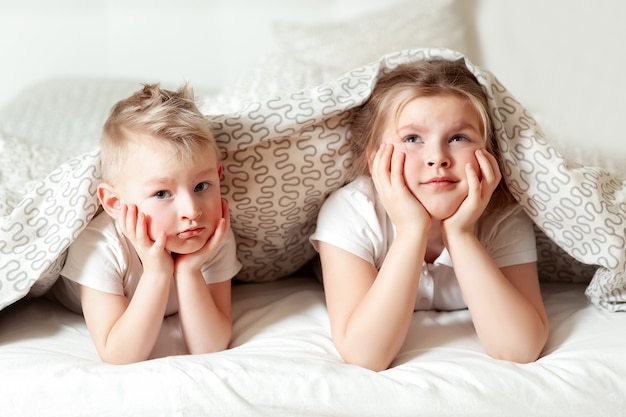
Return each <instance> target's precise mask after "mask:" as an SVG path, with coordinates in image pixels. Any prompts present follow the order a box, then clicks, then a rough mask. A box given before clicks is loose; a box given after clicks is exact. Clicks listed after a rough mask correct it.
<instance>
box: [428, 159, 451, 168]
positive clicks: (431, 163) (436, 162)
mask: <svg viewBox="0 0 626 417" xmlns="http://www.w3.org/2000/svg"><path fill="white" fill-rule="evenodd" d="M449 164H450V162H448V160H447V159H442V160H434V159H432V158H431V160H429V161H428V166H429V167H434V166H441V167H444V168H445V167H447V166H448V165H449Z"/></svg>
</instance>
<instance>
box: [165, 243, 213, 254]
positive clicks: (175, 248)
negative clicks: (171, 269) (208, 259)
mask: <svg viewBox="0 0 626 417" xmlns="http://www.w3.org/2000/svg"><path fill="white" fill-rule="evenodd" d="M205 243H206V242H199V241H196V242H184V243H182V244H177V245H166V246H165V249H166V250H167V251H169V252H170V253H172V254H176V255H189V254H190V253H194V252H197V251H199V250H200V249H202V247H204V244H205Z"/></svg>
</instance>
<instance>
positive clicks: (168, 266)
mask: <svg viewBox="0 0 626 417" xmlns="http://www.w3.org/2000/svg"><path fill="white" fill-rule="evenodd" d="M118 224H119V225H120V229H122V233H123V234H124V236H126V237H127V238H128V239H129V240H130V242H131V243H132V245H133V247H134V248H135V251H137V255H138V256H139V259H140V260H141V263H142V264H143V267H144V271H146V270H153V271H155V272H157V271H158V272H160V273H167V275H168V276H171V275H172V273H173V272H174V263H173V260H172V256H171V255H170V253H169V252H168V251H167V250H166V249H165V242H166V240H167V237H166V236H165V232H161V234H160V235H159V236H158V237H157V240H156V241H154V240H152V239H151V238H150V236H149V235H148V223H147V219H146V216H145V215H144V214H143V213H141V212H140V211H139V210H138V209H137V206H135V205H134V204H123V205H122V208H121V210H120V217H119V218H118Z"/></svg>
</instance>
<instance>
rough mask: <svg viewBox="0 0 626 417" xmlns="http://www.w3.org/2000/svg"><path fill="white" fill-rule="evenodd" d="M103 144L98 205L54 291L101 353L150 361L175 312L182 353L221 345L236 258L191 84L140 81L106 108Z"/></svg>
mask: <svg viewBox="0 0 626 417" xmlns="http://www.w3.org/2000/svg"><path fill="white" fill-rule="evenodd" d="M100 149H101V166H102V178H103V181H102V183H101V184H100V185H99V186H98V198H99V200H100V203H101V204H102V208H103V209H104V212H102V213H100V214H99V215H97V216H96V217H95V218H94V219H93V220H92V221H91V222H90V224H89V225H88V226H87V228H86V229H85V230H84V231H83V232H82V233H81V234H80V235H79V236H78V238H77V239H76V241H75V242H74V243H73V244H72V245H71V247H70V249H69V251H68V256H67V261H66V263H65V266H64V268H63V270H62V271H61V277H62V278H61V279H59V280H58V283H57V285H55V287H54V288H53V290H52V291H53V297H55V298H56V299H58V300H59V301H61V302H62V303H63V304H64V305H66V306H67V307H68V308H70V309H72V310H74V311H81V309H82V313H83V315H84V317H85V322H86V324H87V327H88V328H89V332H90V334H91V337H92V339H93V341H94V344H95V346H96V349H97V351H98V354H99V355H100V358H101V359H102V360H103V361H105V362H110V363H116V364H123V363H132V362H137V361H142V360H146V359H148V358H149V357H150V353H151V351H152V349H153V348H154V344H155V342H156V340H157V337H158V335H159V331H160V328H161V324H162V321H163V317H164V316H167V315H170V314H173V313H176V312H178V314H179V321H180V326H181V330H182V334H183V338H184V341H185V344H186V346H187V349H188V351H189V353H191V354H194V353H206V352H214V351H219V350H222V349H225V348H227V346H228V344H229V342H230V338H231V334H232V324H231V305H230V304H231V288H230V279H231V278H232V277H233V276H234V275H235V274H236V273H237V272H238V271H239V269H240V268H241V264H240V263H239V261H238V260H237V257H236V245H235V239H234V235H233V233H232V231H231V230H230V226H229V224H230V221H229V214H228V205H227V203H226V202H225V201H224V200H223V199H222V198H221V194H220V177H221V174H222V164H221V163H220V161H219V150H218V148H217V145H216V143H215V139H214V137H213V135H212V133H211V130H210V127H209V125H208V123H207V122H206V120H205V119H204V117H203V115H202V114H201V113H200V111H199V110H198V108H197V107H196V105H195V103H194V97H193V91H192V90H191V88H190V87H188V86H187V85H184V86H182V87H181V88H180V89H179V90H178V91H175V92H174V91H168V90H165V89H161V88H160V86H159V84H153V85H147V84H146V85H144V88H143V89H141V90H139V91H137V92H136V93H134V94H133V95H132V96H130V97H129V98H127V99H125V100H122V101H120V102H119V103H117V104H116V105H115V106H113V108H112V110H111V114H110V116H109V118H108V120H107V121H106V123H105V125H104V128H103V133H102V138H101V140H100Z"/></svg>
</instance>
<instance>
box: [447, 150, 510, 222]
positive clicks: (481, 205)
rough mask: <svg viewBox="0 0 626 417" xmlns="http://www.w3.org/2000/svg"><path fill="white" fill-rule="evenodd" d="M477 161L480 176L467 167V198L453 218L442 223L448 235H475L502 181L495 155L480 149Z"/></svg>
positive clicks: (470, 167) (469, 166)
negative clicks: (481, 218)
mask: <svg viewBox="0 0 626 417" xmlns="http://www.w3.org/2000/svg"><path fill="white" fill-rule="evenodd" d="M476 160H477V161H478V166H479V168H480V176H479V174H478V173H477V172H476V171H475V170H474V168H473V167H472V166H471V165H470V164H468V165H467V166H466V167H465V175H466V177H467V186H468V191H467V197H466V198H465V200H463V202H462V203H461V205H460V206H459V208H458V209H457V210H456V212H455V213H454V214H453V215H452V216H450V217H448V218H447V219H445V220H443V221H442V228H443V230H444V231H445V232H446V233H450V232H453V231H459V232H471V233H473V232H474V225H475V224H476V222H477V221H478V219H479V218H480V216H481V215H482V214H483V212H484V211H485V209H486V208H487V205H488V204H489V200H491V196H492V195H493V192H494V191H495V189H496V188H497V186H498V184H499V183H500V180H501V179H502V174H501V173H500V168H499V167H498V161H497V160H496V158H495V157H494V156H493V155H491V154H490V153H488V152H487V151H485V150H483V149H479V150H477V151H476Z"/></svg>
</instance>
